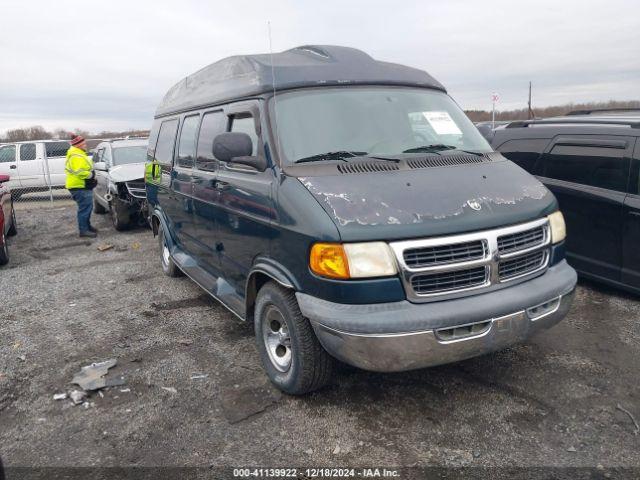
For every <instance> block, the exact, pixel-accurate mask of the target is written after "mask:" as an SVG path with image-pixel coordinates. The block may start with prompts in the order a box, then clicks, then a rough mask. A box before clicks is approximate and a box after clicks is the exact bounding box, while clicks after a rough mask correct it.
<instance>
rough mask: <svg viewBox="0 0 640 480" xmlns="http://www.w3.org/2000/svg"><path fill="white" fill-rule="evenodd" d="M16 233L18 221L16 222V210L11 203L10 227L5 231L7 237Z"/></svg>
mask: <svg viewBox="0 0 640 480" xmlns="http://www.w3.org/2000/svg"><path fill="white" fill-rule="evenodd" d="M17 234H18V223H17V222H16V211H15V209H14V208H13V205H11V227H9V230H8V231H7V236H8V237H13V236H14V235H17Z"/></svg>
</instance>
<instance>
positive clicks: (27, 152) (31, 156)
mask: <svg viewBox="0 0 640 480" xmlns="http://www.w3.org/2000/svg"><path fill="white" fill-rule="evenodd" d="M35 159H36V144H35V143H23V144H22V145H20V160H23V161H24V160H35Z"/></svg>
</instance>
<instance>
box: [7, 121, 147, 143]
mask: <svg viewBox="0 0 640 480" xmlns="http://www.w3.org/2000/svg"><path fill="white" fill-rule="evenodd" d="M74 135H82V136H83V137H85V138H117V137H126V136H127V135H135V136H147V135H149V131H148V130H126V131H123V132H109V131H106V130H105V131H102V132H100V133H97V134H95V135H94V134H91V133H90V132H88V131H87V130H83V129H80V128H76V129H74V130H66V129H64V128H56V129H55V130H53V131H48V130H46V129H44V128H43V127H42V126H40V125H34V126H32V127H26V128H15V129H13V130H7V132H6V133H5V135H4V137H0V142H23V141H29V140H49V139H54V138H56V139H57V138H59V139H64V140H68V139H70V138H71V137H72V136H74Z"/></svg>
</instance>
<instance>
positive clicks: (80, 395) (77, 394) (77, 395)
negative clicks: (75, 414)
mask: <svg viewBox="0 0 640 480" xmlns="http://www.w3.org/2000/svg"><path fill="white" fill-rule="evenodd" d="M69 398H71V401H72V402H73V404H74V405H80V404H81V403H82V402H84V399H85V398H87V392H85V391H83V390H73V391H72V392H71V393H69Z"/></svg>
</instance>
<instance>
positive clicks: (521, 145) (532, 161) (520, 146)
mask: <svg viewBox="0 0 640 480" xmlns="http://www.w3.org/2000/svg"><path fill="white" fill-rule="evenodd" d="M548 143H549V139H547V138H520V139H517V140H507V141H506V142H504V143H503V144H502V145H500V146H499V147H498V148H496V150H497V151H498V152H500V153H501V154H502V155H504V156H505V157H507V158H508V159H509V160H511V161H512V162H514V163H516V164H517V165H518V166H520V167H522V168H524V169H525V170H526V171H527V172H529V173H534V172H533V170H534V168H535V165H536V160H538V158H540V155H542V152H543V151H544V149H545V147H546V146H547V144H548Z"/></svg>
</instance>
